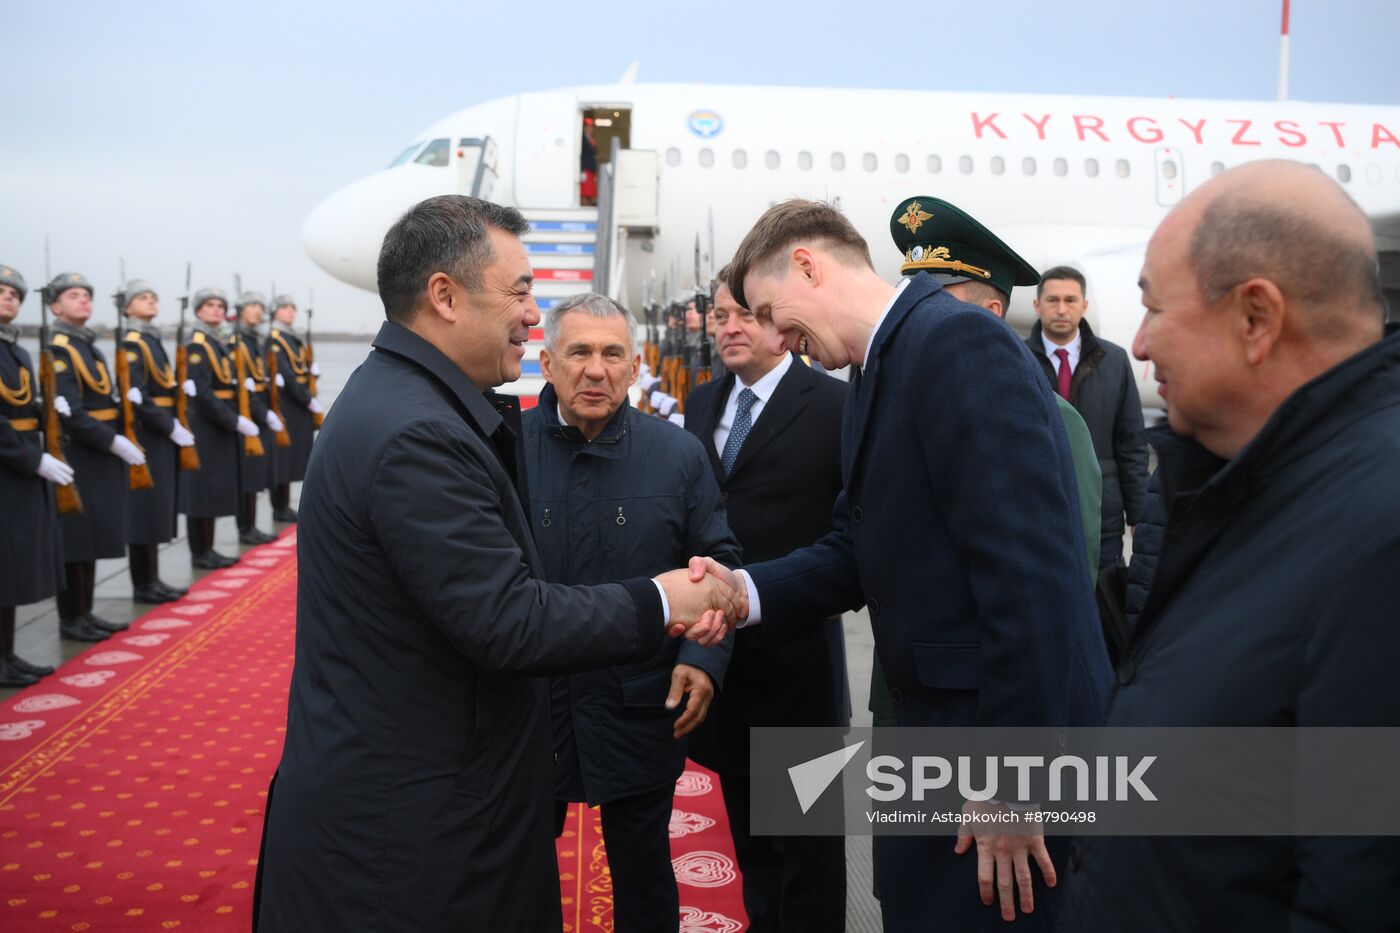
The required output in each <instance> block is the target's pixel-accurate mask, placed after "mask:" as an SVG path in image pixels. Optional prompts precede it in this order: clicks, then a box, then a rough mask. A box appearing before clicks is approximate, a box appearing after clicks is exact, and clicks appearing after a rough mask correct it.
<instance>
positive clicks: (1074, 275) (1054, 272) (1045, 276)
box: [1035, 266, 1089, 298]
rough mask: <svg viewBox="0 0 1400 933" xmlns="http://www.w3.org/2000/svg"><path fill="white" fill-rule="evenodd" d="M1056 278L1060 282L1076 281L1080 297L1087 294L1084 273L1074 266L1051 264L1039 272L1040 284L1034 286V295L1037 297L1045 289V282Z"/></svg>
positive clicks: (1087, 289)
mask: <svg viewBox="0 0 1400 933" xmlns="http://www.w3.org/2000/svg"><path fill="white" fill-rule="evenodd" d="M1055 279H1058V280H1060V281H1062V282H1078V283H1079V294H1080V297H1085V296H1087V295H1088V294H1089V283H1087V282H1085V281H1084V273H1083V272H1080V271H1079V270H1078V269H1076V268H1074V266H1051V267H1050V268H1049V269H1046V270H1045V271H1044V272H1042V273H1040V284H1039V285H1037V286H1036V287H1035V297H1037V298H1039V297H1040V293H1041V292H1043V291H1045V283H1046V282H1049V281H1052V280H1055Z"/></svg>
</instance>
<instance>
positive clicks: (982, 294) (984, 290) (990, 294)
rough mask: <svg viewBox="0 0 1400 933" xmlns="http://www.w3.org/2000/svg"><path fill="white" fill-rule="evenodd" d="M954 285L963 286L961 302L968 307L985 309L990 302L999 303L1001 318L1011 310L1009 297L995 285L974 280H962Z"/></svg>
mask: <svg viewBox="0 0 1400 933" xmlns="http://www.w3.org/2000/svg"><path fill="white" fill-rule="evenodd" d="M954 284H955V285H961V286H963V300H964V301H966V302H967V303H968V304H970V305H977V306H979V307H982V308H986V307H987V305H988V304H990V303H991V302H993V301H1000V302H1001V316H1002V317H1006V313H1007V312H1008V311H1010V310H1011V296H1010V295H1008V294H1007V293H1006V292H1004V291H1002V290H1001V289H999V288H997V287H996V286H995V285H992V284H990V283H988V282H979V281H977V280H976V279H964V280H963V281H961V282H955V283H954ZM988 310H991V309H990V308H988Z"/></svg>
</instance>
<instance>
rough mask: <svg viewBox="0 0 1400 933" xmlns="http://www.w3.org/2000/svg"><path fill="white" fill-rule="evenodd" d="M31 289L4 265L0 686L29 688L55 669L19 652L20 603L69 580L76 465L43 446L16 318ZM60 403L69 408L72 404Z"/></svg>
mask: <svg viewBox="0 0 1400 933" xmlns="http://www.w3.org/2000/svg"><path fill="white" fill-rule="evenodd" d="M27 292H28V287H27V286H26V285H25V281H24V276H22V275H20V274H19V272H18V270H16V269H13V268H11V267H9V266H5V265H0V503H4V516H5V520H4V521H3V522H0V568H3V572H0V687H25V686H28V685H29V684H32V683H36V682H37V681H38V680H39V678H40V677H43V676H44V675H46V674H52V673H53V668H52V667H48V666H46V665H40V664H31V663H29V662H28V661H26V660H24V659H23V658H21V657H19V656H18V655H17V654H15V607H17V606H23V605H25V604H27V603H34V602H38V601H39V600H41V599H48V598H49V597H50V596H52V595H53V594H54V593H56V592H57V591H58V588H59V586H60V585H61V582H62V580H63V558H62V555H61V554H60V552H59V541H58V516H57V513H56V512H55V511H54V494H53V487H54V486H68V485H70V484H71V483H72V482H73V469H72V467H70V466H68V464H66V463H64V462H63V461H62V460H60V459H59V458H57V457H52V456H50V455H49V454H48V453H47V452H45V450H44V434H43V430H44V424H43V413H44V408H43V404H42V398H41V396H40V387H39V371H38V370H37V369H36V368H35V367H34V364H33V362H32V361H31V360H30V358H29V353H28V352H27V351H26V350H25V349H24V347H22V346H20V345H19V329H18V328H17V327H15V326H14V324H13V323H12V322H13V321H14V319H15V317H16V316H17V315H18V314H19V307H20V305H21V304H22V303H23V302H24V296H25V294H26V293H27ZM55 403H56V404H57V405H59V406H60V407H61V408H62V409H64V410H66V409H67V402H63V401H61V400H58V399H56V400H55Z"/></svg>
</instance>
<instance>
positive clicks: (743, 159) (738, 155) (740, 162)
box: [731, 149, 749, 168]
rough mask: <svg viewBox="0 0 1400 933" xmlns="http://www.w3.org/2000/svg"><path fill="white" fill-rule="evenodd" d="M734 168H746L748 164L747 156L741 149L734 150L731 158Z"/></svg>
mask: <svg viewBox="0 0 1400 933" xmlns="http://www.w3.org/2000/svg"><path fill="white" fill-rule="evenodd" d="M731 159H732V161H733V162H734V167H735V168H747V167H748V164H749V154H748V153H747V152H745V151H744V150H743V149H735V150H734V155H733V156H731Z"/></svg>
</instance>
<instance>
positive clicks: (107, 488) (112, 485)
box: [44, 272, 146, 641]
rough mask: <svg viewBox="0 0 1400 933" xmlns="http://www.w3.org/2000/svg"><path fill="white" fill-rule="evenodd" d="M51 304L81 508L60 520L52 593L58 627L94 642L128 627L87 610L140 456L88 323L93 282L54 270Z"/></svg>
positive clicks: (121, 532)
mask: <svg viewBox="0 0 1400 933" xmlns="http://www.w3.org/2000/svg"><path fill="white" fill-rule="evenodd" d="M44 300H45V301H47V302H48V304H49V307H50V308H51V309H52V310H53V313H54V316H55V317H56V318H58V323H57V324H55V325H54V334H53V339H52V341H51V342H50V344H49V349H50V350H51V351H52V352H53V357H54V373H55V376H56V380H57V387H58V393H59V394H60V395H62V396H63V397H64V398H65V399H66V400H67V402H68V406H69V408H70V409H71V414H70V415H69V416H68V418H67V419H66V424H65V430H64V435H65V443H64V445H63V452H64V459H66V460H67V461H68V464H69V465H70V466H71V467H72V468H73V470H74V471H75V472H76V474H77V475H76V482H77V486H78V495H79V496H80V497H81V499H82V501H83V509H82V511H81V512H77V513H71V514H68V515H64V516H62V517H61V518H60V519H59V523H58V524H59V528H60V530H61V532H62V537H63V560H64V573H65V576H66V582H67V585H66V586H65V587H64V591H63V592H62V593H60V594H59V596H58V618H59V631H60V632H61V633H62V634H63V637H64V638H72V639H75V640H77V641H101V640H102V639H104V638H106V637H107V636H108V635H110V634H111V633H112V632H120V631H122V630H123V629H125V628H126V627H127V624H126V623H124V622H108V621H107V620H105V619H102V618H99V617H98V616H96V615H94V614H93V612H92V603H93V590H94V589H95V588H96V585H97V561H98V560H100V559H102V558H108V557H124V556H125V555H126V499H127V493H128V491H129V484H130V479H129V471H128V468H129V467H139V466H143V465H144V464H145V462H146V455H145V454H144V453H142V452H141V448H140V447H138V446H137V445H135V444H133V443H132V442H131V441H129V440H127V438H126V437H125V436H124V435H123V433H122V432H123V430H124V426H123V425H122V424H121V401H120V400H119V399H118V398H117V395H116V379H115V378H113V372H112V370H111V369H110V368H109V367H108V365H107V358H106V357H105V356H104V355H103V353H102V350H101V349H100V348H99V347H98V346H97V344H96V337H97V335H96V334H95V333H94V332H93V331H92V330H91V329H90V328H88V327H87V326H86V325H87V322H88V319H89V318H90V317H92V284H91V283H89V282H88V280H87V279H85V278H83V277H82V276H81V275H78V274H77V273H74V272H64V273H61V274H59V275H57V276H55V277H54V279H53V281H51V282H49V284H48V285H47V286H45V289H44Z"/></svg>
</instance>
